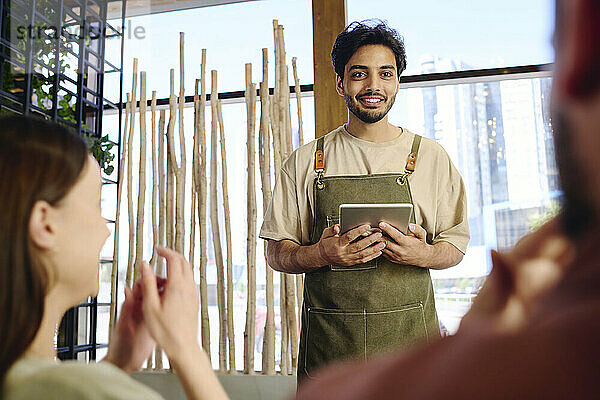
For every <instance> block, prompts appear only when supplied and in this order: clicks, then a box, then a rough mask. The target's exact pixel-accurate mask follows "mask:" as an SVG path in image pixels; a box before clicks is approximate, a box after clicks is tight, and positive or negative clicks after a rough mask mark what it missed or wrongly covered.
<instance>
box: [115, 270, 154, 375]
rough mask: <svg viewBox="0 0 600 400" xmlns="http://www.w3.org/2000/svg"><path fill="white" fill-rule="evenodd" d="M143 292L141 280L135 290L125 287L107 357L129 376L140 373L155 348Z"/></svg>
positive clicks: (134, 287)
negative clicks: (148, 324) (147, 323)
mask: <svg viewBox="0 0 600 400" xmlns="http://www.w3.org/2000/svg"><path fill="white" fill-rule="evenodd" d="M142 290H143V288H142V285H141V281H139V280H138V281H137V282H136V284H135V285H134V286H133V290H131V289H129V288H128V287H126V288H125V301H124V302H123V305H122V306H121V313H120V314H119V320H118V321H117V324H116V326H115V329H114V331H113V334H112V337H111V341H110V345H109V347H108V354H107V355H106V358H105V360H106V361H109V362H111V363H113V364H114V365H116V366H117V367H119V368H121V369H122V370H124V371H125V372H127V373H132V372H134V371H137V370H139V369H140V368H141V367H142V365H143V364H144V362H145V361H146V360H147V359H148V357H149V356H150V354H152V349H153V348H154V340H153V339H152V337H151V336H150V332H149V331H148V329H147V328H146V325H145V324H144V319H143V316H142V313H141V304H142V296H143V293H142Z"/></svg>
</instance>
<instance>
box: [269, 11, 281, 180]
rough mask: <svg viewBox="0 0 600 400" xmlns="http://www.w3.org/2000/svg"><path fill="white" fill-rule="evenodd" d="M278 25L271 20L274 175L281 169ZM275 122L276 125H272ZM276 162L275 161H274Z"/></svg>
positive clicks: (271, 113)
mask: <svg viewBox="0 0 600 400" xmlns="http://www.w3.org/2000/svg"><path fill="white" fill-rule="evenodd" d="M278 26H279V23H278V21H277V20H276V19H274V20H273V50H274V53H275V58H274V60H275V84H274V86H273V98H272V99H271V101H270V106H271V107H272V109H271V112H270V117H271V129H272V131H273V141H274V142H273V144H274V145H275V141H276V142H277V147H276V148H275V147H274V149H277V150H276V151H274V153H273V156H274V157H278V159H279V162H278V163H277V164H276V165H275V174H276V176H277V174H279V169H280V168H281V156H282V154H281V143H282V142H281V136H282V135H281V133H280V132H279V131H280V129H281V123H280V117H279V103H280V101H281V79H280V76H281V67H280V64H281V57H280V55H279V53H280V48H279V45H280V44H281V42H280V40H279V32H278V29H277V27H278ZM275 121H276V123H274V122H275ZM276 162H277V161H276Z"/></svg>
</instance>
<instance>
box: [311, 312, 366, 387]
mask: <svg viewBox="0 0 600 400" xmlns="http://www.w3.org/2000/svg"><path fill="white" fill-rule="evenodd" d="M307 322H308V323H307V326H306V346H305V347H304V366H303V368H304V372H305V373H306V374H307V375H308V376H309V377H312V376H313V375H314V372H315V371H316V370H317V369H319V368H320V367H323V366H325V365H327V364H330V363H332V362H334V361H341V360H348V359H362V360H365V359H366V353H365V350H366V347H365V346H366V343H365V339H366V329H365V328H366V314H365V313H364V312H362V311H352V312H347V311H341V310H329V309H320V308H310V307H309V308H308V321H307Z"/></svg>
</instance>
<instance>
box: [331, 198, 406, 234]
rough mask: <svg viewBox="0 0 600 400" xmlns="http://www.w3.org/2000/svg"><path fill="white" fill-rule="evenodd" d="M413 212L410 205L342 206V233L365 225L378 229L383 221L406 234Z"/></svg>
mask: <svg viewBox="0 0 600 400" xmlns="http://www.w3.org/2000/svg"><path fill="white" fill-rule="evenodd" d="M412 211H413V205H412V204H410V203H392V204H341V205H340V227H341V230H340V232H341V233H344V232H347V231H348V230H350V229H353V228H356V227H359V226H361V225H365V224H369V225H371V227H373V228H377V227H378V225H379V223H380V222H382V221H383V222H387V223H388V224H390V225H392V226H393V227H395V228H396V229H398V230H399V231H400V232H402V233H404V234H406V233H407V232H408V224H409V223H410V217H411V215H412Z"/></svg>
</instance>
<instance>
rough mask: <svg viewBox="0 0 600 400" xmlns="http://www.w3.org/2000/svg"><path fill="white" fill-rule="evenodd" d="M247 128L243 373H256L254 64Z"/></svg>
mask: <svg viewBox="0 0 600 400" xmlns="http://www.w3.org/2000/svg"><path fill="white" fill-rule="evenodd" d="M245 98H246V127H247V131H248V140H247V143H246V144H247V148H248V185H247V190H248V196H247V200H248V211H247V223H248V240H247V245H246V251H247V266H248V303H247V308H246V330H245V332H244V372H245V373H247V374H252V373H254V324H255V321H256V183H255V168H254V163H255V157H256V150H255V145H254V142H255V133H254V130H255V129H254V128H255V120H256V85H255V84H254V83H252V64H246V94H245Z"/></svg>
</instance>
